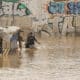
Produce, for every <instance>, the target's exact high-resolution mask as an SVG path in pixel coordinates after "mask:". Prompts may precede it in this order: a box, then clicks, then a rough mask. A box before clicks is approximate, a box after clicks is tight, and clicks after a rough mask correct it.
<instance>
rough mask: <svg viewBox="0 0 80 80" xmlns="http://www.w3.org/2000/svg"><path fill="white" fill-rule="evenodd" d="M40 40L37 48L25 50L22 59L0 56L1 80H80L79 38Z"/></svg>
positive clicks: (13, 56)
mask: <svg viewBox="0 0 80 80" xmlns="http://www.w3.org/2000/svg"><path fill="white" fill-rule="evenodd" d="M39 41H40V43H41V44H40V45H38V44H36V47H37V49H27V50H25V49H24V48H23V50H22V58H19V57H18V56H17V55H9V56H3V57H0V67H1V69H0V71H1V72H0V80H5V79H7V80H18V79H19V80H53V79H54V80H79V78H80V37H70V36H68V37H49V38H41V39H39ZM2 68H3V69H2ZM16 68H17V69H16ZM7 69H8V70H7ZM5 72H7V73H5ZM14 72H15V74H14ZM6 75H7V76H8V77H7V76H6Z"/></svg>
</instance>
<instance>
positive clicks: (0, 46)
mask: <svg viewBox="0 0 80 80" xmlns="http://www.w3.org/2000/svg"><path fill="white" fill-rule="evenodd" d="M2 42H3V39H2V38H1V37H0V53H2Z"/></svg>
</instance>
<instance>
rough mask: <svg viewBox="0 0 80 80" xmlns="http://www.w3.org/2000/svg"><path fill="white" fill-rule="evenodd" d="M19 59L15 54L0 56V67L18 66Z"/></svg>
mask: <svg viewBox="0 0 80 80" xmlns="http://www.w3.org/2000/svg"><path fill="white" fill-rule="evenodd" d="M20 64H21V63H20V59H19V58H18V56H17V55H16V54H15V55H8V56H1V58H0V67H6V68H19V66H20Z"/></svg>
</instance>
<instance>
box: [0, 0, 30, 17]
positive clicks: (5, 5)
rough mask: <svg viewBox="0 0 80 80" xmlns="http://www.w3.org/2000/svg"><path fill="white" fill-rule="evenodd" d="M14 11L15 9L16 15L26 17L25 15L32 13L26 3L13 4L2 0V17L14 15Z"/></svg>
mask: <svg viewBox="0 0 80 80" xmlns="http://www.w3.org/2000/svg"><path fill="white" fill-rule="evenodd" d="M13 4H14V8H13ZM13 9H14V15H19V16H24V15H30V14H31V11H30V10H29V9H28V7H27V5H26V4H24V3H20V2H19V3H18V2H16V3H13V2H5V1H1V0H0V16H2V15H12V14H13Z"/></svg>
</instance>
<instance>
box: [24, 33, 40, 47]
mask: <svg viewBox="0 0 80 80" xmlns="http://www.w3.org/2000/svg"><path fill="white" fill-rule="evenodd" d="M35 41H36V42H37V43H39V42H38V41H37V39H36V38H35V36H34V34H33V33H32V32H30V33H29V34H28V37H27V42H26V45H25V47H26V48H33V47H34V45H35ZM39 44H40V43H39Z"/></svg>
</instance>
